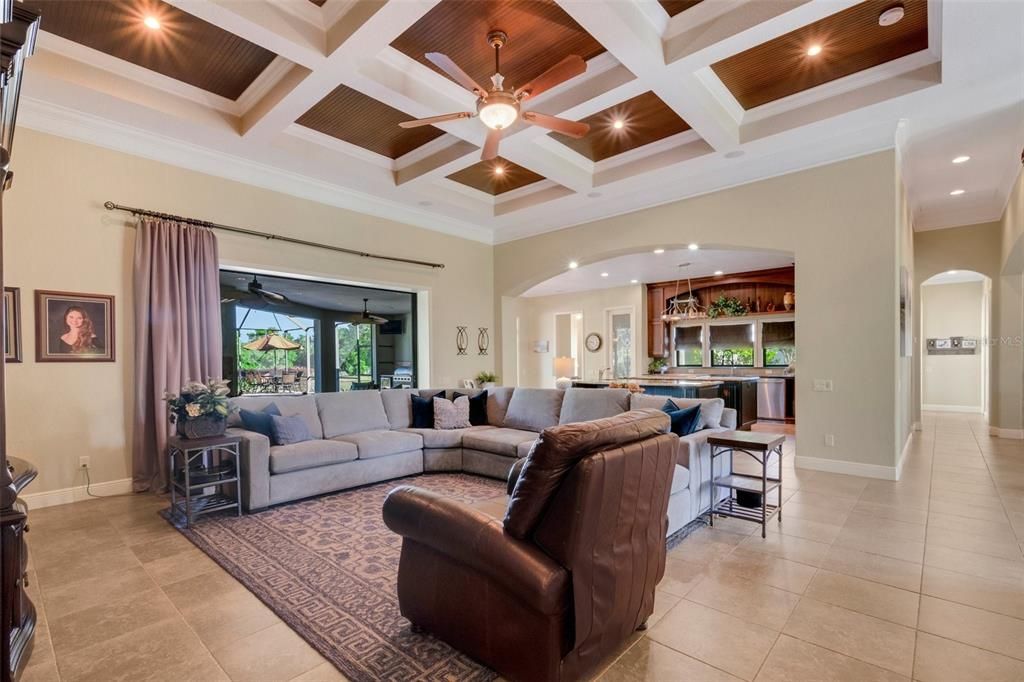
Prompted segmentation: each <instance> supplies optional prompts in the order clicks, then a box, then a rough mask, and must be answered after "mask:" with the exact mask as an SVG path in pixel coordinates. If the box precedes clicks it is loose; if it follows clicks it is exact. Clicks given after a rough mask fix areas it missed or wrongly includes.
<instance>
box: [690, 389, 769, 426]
mask: <svg viewBox="0 0 1024 682" xmlns="http://www.w3.org/2000/svg"><path fill="white" fill-rule="evenodd" d="M719 380H720V381H721V382H722V387H721V388H720V389H719V393H718V397H720V398H722V400H724V401H725V406H726V407H731V408H732V409H734V410H736V428H737V429H738V430H740V431H748V430H749V429H750V427H751V425H752V424H753V423H754V422H756V421H757V383H758V382H757V381H752V380H750V379H727V378H724V377H720V378H719ZM701 397H704V396H701Z"/></svg>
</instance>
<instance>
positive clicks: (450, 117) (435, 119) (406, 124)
mask: <svg viewBox="0 0 1024 682" xmlns="http://www.w3.org/2000/svg"><path fill="white" fill-rule="evenodd" d="M472 117H473V114H471V113H469V112H468V111H460V112H458V113H456V114H442V115H441V116H431V117H429V118H417V119H415V120H412V121H402V122H401V123H399V124H398V125H399V126H400V127H402V128H419V127H420V126H429V125H433V124H435V123H444V122H445V121H456V120H458V119H460V118H472Z"/></svg>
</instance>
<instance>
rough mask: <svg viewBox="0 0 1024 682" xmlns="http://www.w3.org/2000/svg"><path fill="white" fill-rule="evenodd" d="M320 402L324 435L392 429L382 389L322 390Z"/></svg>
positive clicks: (317, 400)
mask: <svg viewBox="0 0 1024 682" xmlns="http://www.w3.org/2000/svg"><path fill="white" fill-rule="evenodd" d="M316 405H317V409H318V410H319V412H320V421H321V422H323V425H324V436H323V437H324V438H334V437H335V436H343V435H345V434H348V433H356V432H358V431H372V430H374V429H389V428H391V424H390V423H389V422H388V415H387V413H386V412H385V411H384V401H383V400H381V397H380V391H344V392H341V393H318V394H317V396H316Z"/></svg>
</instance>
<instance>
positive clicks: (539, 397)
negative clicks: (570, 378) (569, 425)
mask: <svg viewBox="0 0 1024 682" xmlns="http://www.w3.org/2000/svg"><path fill="white" fill-rule="evenodd" d="M564 395H565V391H560V390H558V389H556V388H517V389H516V390H515V392H514V393H513V394H512V400H510V401H509V403H508V412H506V413H505V422H504V423H503V424H502V426H506V427H508V428H510V429H523V430H526V431H538V432H540V431H543V430H544V429H546V428H548V427H549V426H555V425H556V424H558V415H559V413H560V412H561V411H562V398H563V396H564Z"/></svg>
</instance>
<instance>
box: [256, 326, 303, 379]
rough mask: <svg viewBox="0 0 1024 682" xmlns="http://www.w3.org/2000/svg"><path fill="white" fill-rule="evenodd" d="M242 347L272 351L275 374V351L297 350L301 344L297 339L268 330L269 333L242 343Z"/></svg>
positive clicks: (263, 351)
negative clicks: (293, 339)
mask: <svg viewBox="0 0 1024 682" xmlns="http://www.w3.org/2000/svg"><path fill="white" fill-rule="evenodd" d="M242 348H245V349H247V350H254V351H259V352H262V353H265V352H267V351H274V372H275V374H276V372H277V351H279V350H284V351H288V350H298V349H300V348H302V344H301V343H299V342H297V341H292V340H291V339H286V338H285V337H283V336H281V335H280V334H277V333H275V332H270V333H269V334H264V335H263V336H261V337H259V338H258V339H254V340H252V341H250V342H249V343H243V344H242ZM286 357H287V356H286Z"/></svg>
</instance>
